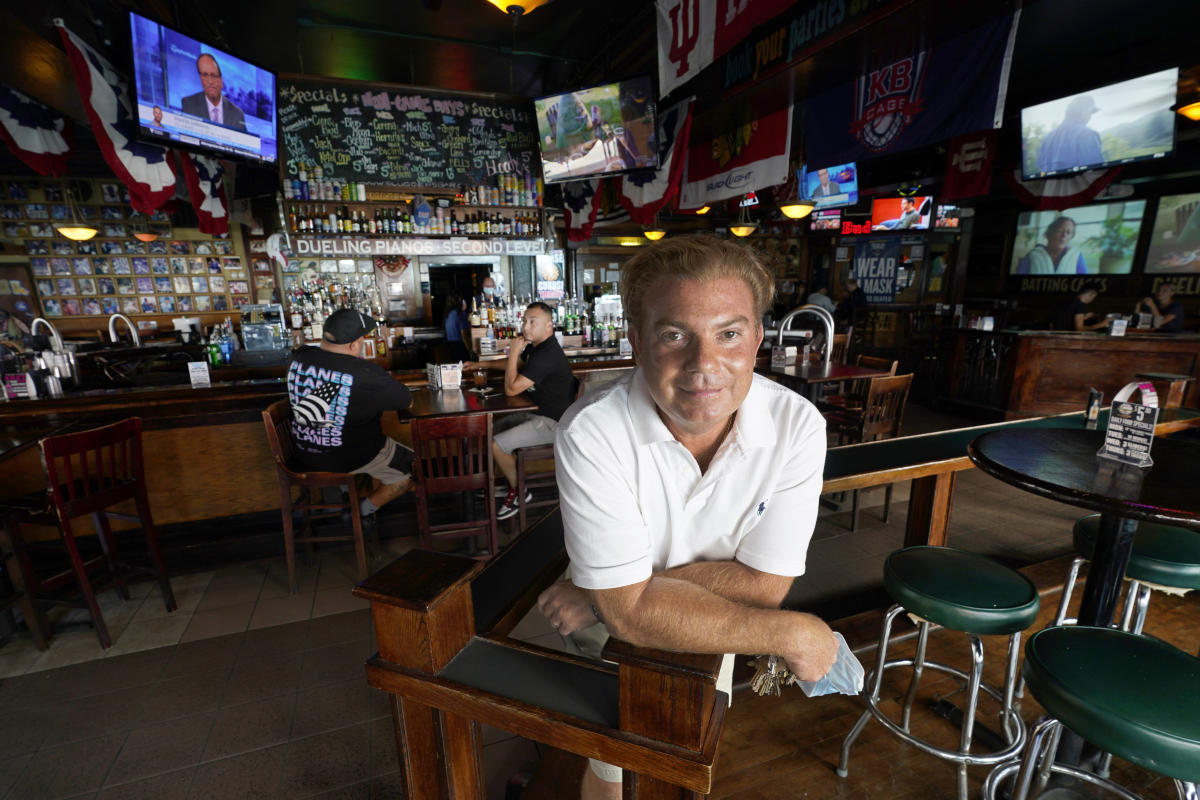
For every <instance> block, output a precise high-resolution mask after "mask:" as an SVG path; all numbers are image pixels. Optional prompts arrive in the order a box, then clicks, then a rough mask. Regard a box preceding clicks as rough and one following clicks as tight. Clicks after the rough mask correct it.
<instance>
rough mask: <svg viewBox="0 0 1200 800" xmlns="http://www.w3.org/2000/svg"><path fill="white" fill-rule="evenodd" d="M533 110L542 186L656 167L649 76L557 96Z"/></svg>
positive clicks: (537, 103)
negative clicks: (543, 184) (543, 183)
mask: <svg viewBox="0 0 1200 800" xmlns="http://www.w3.org/2000/svg"><path fill="white" fill-rule="evenodd" d="M533 106H534V111H535V112H536V113H535V115H536V117H537V126H538V139H539V142H540V144H541V153H542V177H543V178H544V179H545V181H546V182H547V183H559V182H562V181H574V180H580V179H582V178H592V177H595V176H597V175H614V174H616V173H619V172H629V171H630V170H636V169H646V168H652V167H657V166H658V136H657V130H656V127H655V124H656V123H655V114H654V87H653V85H652V84H651V82H650V78H649V77H648V76H646V77H640V78H630V79H628V80H623V81H618V82H617V83H606V84H603V85H601V86H593V87H591V88H588V89H577V90H575V91H571V92H561V93H559V94H554V95H550V96H549V97H542V98H539V99H536V100H534V101H533Z"/></svg>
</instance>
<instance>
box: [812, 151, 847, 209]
mask: <svg viewBox="0 0 1200 800" xmlns="http://www.w3.org/2000/svg"><path fill="white" fill-rule="evenodd" d="M803 178H804V191H805V192H806V193H807V194H806V196H807V197H808V198H809V199H810V200H812V201H813V204H814V205H815V206H816V207H817V208H839V207H841V206H852V205H854V204H855V203H857V202H858V165H857V164H855V163H854V162H853V161H851V162H850V163H849V164H838V165H837V166H833V167H821V168H820V169H815V170H805V171H804V173H803Z"/></svg>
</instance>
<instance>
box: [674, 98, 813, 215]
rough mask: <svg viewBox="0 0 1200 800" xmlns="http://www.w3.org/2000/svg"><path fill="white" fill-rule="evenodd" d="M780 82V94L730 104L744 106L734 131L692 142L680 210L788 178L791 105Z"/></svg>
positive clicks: (742, 99) (734, 100)
mask: <svg viewBox="0 0 1200 800" xmlns="http://www.w3.org/2000/svg"><path fill="white" fill-rule="evenodd" d="M777 83H778V84H779V88H778V89H776V90H774V91H770V92H763V93H760V94H759V95H758V97H757V100H756V103H755V104H753V105H752V104H751V103H750V100H749V99H748V97H747V96H745V95H743V96H742V97H738V98H734V99H732V100H730V101H729V102H730V103H736V104H738V105H739V108H738V109H737V110H736V111H735V112H734V114H733V118H734V119H737V120H738V124H737V126H736V127H735V128H734V129H733V130H728V131H725V132H724V133H722V134H721V135H719V136H716V137H714V138H712V139H705V140H703V141H695V139H694V138H693V141H691V142H690V143H689V146H688V154H687V162H686V164H685V165H684V171H683V185H682V187H681V189H680V192H679V206H680V208H699V207H700V206H703V205H708V204H710V203H715V202H717V201H718V200H725V199H728V198H730V197H738V196H739V195H743V194H746V193H747V192H753V191H757V190H759V189H765V188H767V187H768V186H774V185H775V184H777V183H783V182H784V181H786V180H787V179H788V173H789V169H788V153H789V147H790V145H791V141H792V104H791V101H790V97H789V92H788V86H787V83H786V81H777Z"/></svg>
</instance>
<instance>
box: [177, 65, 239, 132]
mask: <svg viewBox="0 0 1200 800" xmlns="http://www.w3.org/2000/svg"><path fill="white" fill-rule="evenodd" d="M196 72H197V73H199V75H200V85H201V86H203V87H204V88H203V90H202V91H199V92H196V93H195V94H189V95H187V96H186V97H184V98H183V99H182V100H180V104H179V105H180V108H181V109H182V110H183V113H185V114H191V115H192V116H196V117H203V118H205V119H207V120H209V121H211V122H215V123H217V124H218V125H224V126H226V127H229V128H236V129H237V130H239V131H244V130H246V117H245V115H244V114H243V113H242V110H241V109H240V108H238V107H237V106H235V105H234V104H233V103H231V102H230V101H229V98H228V97H224V96H223V94H222V92H224V90H225V81H224V79H223V78H222V77H221V65H220V64H218V63H217V60H216V59H215V58H213V57H212V56H211V55H209V54H208V53H202V54H201V55H200V57H199V58H197V59H196Z"/></svg>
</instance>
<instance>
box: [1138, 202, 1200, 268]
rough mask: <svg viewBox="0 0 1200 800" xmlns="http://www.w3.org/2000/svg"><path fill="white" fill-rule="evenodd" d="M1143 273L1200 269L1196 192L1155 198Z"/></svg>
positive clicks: (1199, 234) (1198, 203) (1199, 227)
mask: <svg viewBox="0 0 1200 800" xmlns="http://www.w3.org/2000/svg"><path fill="white" fill-rule="evenodd" d="M1146 272H1147V273H1152V274H1162V273H1185V272H1200V194H1173V195H1168V196H1166V197H1163V198H1161V199H1160V200H1159V201H1158V213H1157V214H1155V215H1154V227H1153V228H1152V229H1151V230H1150V248H1149V249H1148V250H1147V251H1146Z"/></svg>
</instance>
